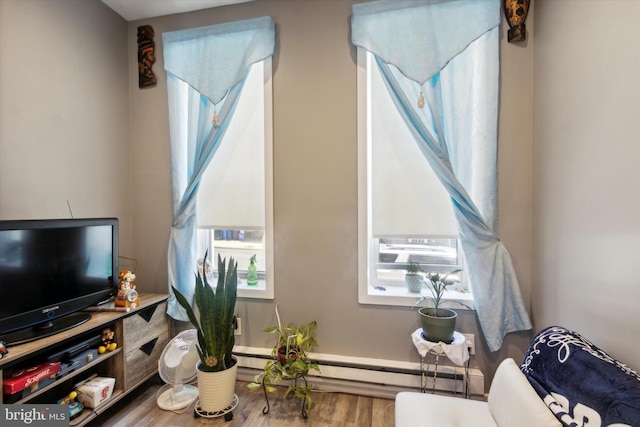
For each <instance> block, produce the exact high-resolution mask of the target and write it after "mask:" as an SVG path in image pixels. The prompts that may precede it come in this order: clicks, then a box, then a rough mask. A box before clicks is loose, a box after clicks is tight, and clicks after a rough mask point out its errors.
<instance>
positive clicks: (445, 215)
mask: <svg viewBox="0 0 640 427" xmlns="http://www.w3.org/2000/svg"><path fill="white" fill-rule="evenodd" d="M358 204H359V218H358V243H359V245H358V246H359V254H358V264H359V265H358V281H359V292H358V294H359V301H360V302H361V303H369V304H383V305H403V306H412V305H414V304H415V303H416V301H417V300H418V298H419V297H420V295H419V294H415V293H410V292H409V291H408V290H407V289H406V285H405V282H404V273H405V268H406V267H407V266H408V265H409V263H412V262H415V263H418V264H420V266H421V268H422V269H423V270H425V271H433V272H450V271H453V270H457V269H462V267H463V266H462V252H461V250H460V242H459V239H458V232H457V226H456V223H455V219H454V214H453V209H452V207H451V201H450V198H449V194H448V193H447V191H446V190H445V189H444V188H443V187H442V184H441V183H440V182H439V180H438V179H437V177H436V176H435V174H434V173H433V171H432V170H431V167H430V166H429V165H428V163H427V162H426V160H425V159H424V156H423V155H422V153H421V152H420V150H419V148H418V146H417V144H416V143H415V141H414V139H413V136H412V135H411V134H410V132H409V130H408V129H407V127H406V125H405V123H404V121H403V120H402V118H401V117H400V115H399V113H398V112H397V110H396V107H395V106H394V105H393V101H392V100H391V98H390V97H389V95H388V93H387V89H386V88H385V86H384V82H383V81H382V79H381V77H380V75H379V72H378V69H377V67H376V66H375V63H374V62H373V56H372V54H371V53H369V52H367V51H366V50H364V49H361V48H358ZM462 283H464V276H463V282H462ZM422 295H426V296H428V295H429V291H428V290H427V289H426V288H425V289H423V291H422ZM446 298H447V299H451V300H460V301H464V302H465V304H467V305H469V300H470V299H471V294H470V292H469V291H468V289H466V288H465V287H464V286H463V285H462V284H459V285H457V286H452V287H450V288H449V290H448V291H447V295H446Z"/></svg>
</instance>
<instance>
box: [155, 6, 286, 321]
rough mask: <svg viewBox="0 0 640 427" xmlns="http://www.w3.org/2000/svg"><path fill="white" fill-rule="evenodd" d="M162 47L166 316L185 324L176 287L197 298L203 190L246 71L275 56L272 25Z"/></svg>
mask: <svg viewBox="0 0 640 427" xmlns="http://www.w3.org/2000/svg"><path fill="white" fill-rule="evenodd" d="M162 40H163V49H164V62H165V71H166V73H167V96H168V102H169V128H170V145H171V187H172V196H173V222H172V225H171V234H170V238H169V250H168V272H169V293H170V297H169V301H168V308H167V313H168V314H169V315H170V316H172V317H173V318H175V319H178V320H188V318H187V316H186V313H185V312H184V310H183V309H182V307H180V305H179V304H178V303H177V301H176V299H175V296H174V295H173V292H172V290H171V286H175V287H176V288H178V289H179V290H180V292H182V293H183V294H184V295H185V296H186V297H187V299H191V298H192V296H193V289H194V285H195V279H194V277H195V271H196V260H197V256H198V254H196V253H195V250H196V232H197V217H196V200H197V199H196V197H197V193H198V185H199V182H200V179H201V177H202V174H203V173H204V171H205V169H206V168H207V165H208V164H209V162H210V160H211V159H212V158H213V156H214V155H215V153H216V151H217V149H218V147H219V146H220V143H221V142H222V139H223V136H224V134H225V131H226V129H227V127H228V124H229V122H230V121H231V118H232V117H233V113H234V111H235V107H236V105H237V101H238V99H239V96H240V93H241V91H242V88H243V84H244V80H245V78H246V73H247V68H248V67H249V66H250V65H251V64H253V63H255V62H258V61H262V60H264V59H266V58H268V57H270V56H272V55H273V51H274V47H275V25H274V23H273V20H272V19H271V18H270V17H262V18H256V19H250V20H246V21H238V22H232V23H227V24H220V25H212V26H208V27H201V28H194V29H188V30H182V31H175V32H170V33H164V34H162ZM214 117H215V118H214ZM200 256H201V254H200Z"/></svg>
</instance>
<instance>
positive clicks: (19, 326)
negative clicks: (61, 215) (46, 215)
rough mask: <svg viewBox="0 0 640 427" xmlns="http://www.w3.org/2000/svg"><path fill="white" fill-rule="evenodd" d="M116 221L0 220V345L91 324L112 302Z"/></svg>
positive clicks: (92, 219) (115, 260)
mask: <svg viewBox="0 0 640 427" xmlns="http://www.w3.org/2000/svg"><path fill="white" fill-rule="evenodd" d="M117 272H118V219H117V218H90V219H49V220H9V221H0V341H4V342H6V343H7V345H15V344H20V343H23V342H27V341H32V340H35V339H39V338H42V337H45V336H50V335H53V334H56V333H58V332H61V331H64V330H67V329H70V328H72V327H74V326H77V325H79V324H82V323H84V322H86V321H87V320H89V319H90V317H91V316H90V314H89V313H87V312H81V310H84V309H85V308H87V307H89V306H92V305H96V304H99V303H101V302H105V301H108V300H110V299H112V298H113V295H115V292H116V289H117V280H118V274H117Z"/></svg>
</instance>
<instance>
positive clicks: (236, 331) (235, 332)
mask: <svg viewBox="0 0 640 427" xmlns="http://www.w3.org/2000/svg"><path fill="white" fill-rule="evenodd" d="M233 335H242V319H240V318H239V317H238V316H236V324H235V328H234V330H233Z"/></svg>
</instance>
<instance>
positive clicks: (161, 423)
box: [88, 379, 395, 427]
mask: <svg viewBox="0 0 640 427" xmlns="http://www.w3.org/2000/svg"><path fill="white" fill-rule="evenodd" d="M161 385H162V382H161V381H160V380H159V379H153V380H150V381H148V382H147V383H146V384H144V385H142V386H141V387H139V388H138V389H137V390H136V391H134V392H133V393H131V394H130V395H129V396H128V397H127V398H126V401H123V402H119V403H118V404H116V405H115V406H114V407H113V408H111V409H110V410H109V411H107V412H105V413H104V414H102V415H100V416H99V417H98V418H97V419H95V420H93V421H92V422H91V423H90V424H88V427H103V426H104V427H133V426H135V427H145V426H153V427H191V426H203V425H207V426H226V427H239V426H248V427H285V426H286V427H289V426H291V427H295V426H340V427H349V426H354V427H393V426H394V415H395V411H394V405H393V400H388V399H378V398H372V397H366V396H356V395H351V394H344V393H328V392H314V393H313V395H312V399H313V406H312V407H311V409H310V410H309V411H308V418H307V419H306V420H305V419H304V418H303V417H302V415H301V402H300V400H298V399H293V398H288V399H286V400H283V399H282V395H281V393H279V392H274V393H271V394H269V402H270V403H271V410H270V411H269V413H268V414H266V415H264V414H263V413H262V409H263V408H264V406H265V400H264V396H263V394H262V393H261V392H251V391H249V390H248V389H247V387H246V383H245V382H241V381H238V386H237V387H236V394H237V395H238V406H236V408H235V409H234V411H233V420H231V421H229V422H225V420H224V417H217V418H195V417H194V416H193V413H194V411H193V407H194V405H193V404H192V405H191V406H189V407H188V408H187V410H186V411H184V412H183V413H181V414H177V413H174V412H171V411H163V410H162V409H160V408H158V406H157V405H156V393H157V391H158V389H159V388H160V386H161Z"/></svg>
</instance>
